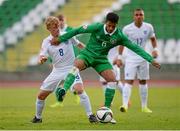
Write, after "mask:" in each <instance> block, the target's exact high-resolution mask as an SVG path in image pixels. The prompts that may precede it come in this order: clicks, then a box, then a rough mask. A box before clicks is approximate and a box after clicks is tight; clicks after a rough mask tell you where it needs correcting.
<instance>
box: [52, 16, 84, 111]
mask: <svg viewBox="0 0 180 131" xmlns="http://www.w3.org/2000/svg"><path fill="white" fill-rule="evenodd" d="M57 18H58V19H59V22H60V25H59V27H60V30H61V32H68V31H70V30H72V29H73V28H72V27H70V26H68V25H67V24H66V17H65V16H64V15H63V14H59V15H58V16H57ZM74 39H75V40H76V43H78V45H82V44H83V43H81V42H80V41H79V40H78V39H76V37H74ZM71 91H72V92H73V94H74V96H75V99H74V100H75V102H76V103H77V104H79V103H80V98H79V96H78V95H77V93H76V91H74V90H71ZM62 106H63V102H58V101H56V102H55V103H53V104H51V105H50V107H52V108H55V107H62Z"/></svg>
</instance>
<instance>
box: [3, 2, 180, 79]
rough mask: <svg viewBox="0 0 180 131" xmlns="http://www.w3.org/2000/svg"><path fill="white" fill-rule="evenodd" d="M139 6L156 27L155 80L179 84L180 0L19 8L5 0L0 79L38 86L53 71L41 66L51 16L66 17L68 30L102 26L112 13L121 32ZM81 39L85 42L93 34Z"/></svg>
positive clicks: (46, 4) (23, 4) (45, 4)
mask: <svg viewBox="0 0 180 131" xmlns="http://www.w3.org/2000/svg"><path fill="white" fill-rule="evenodd" d="M139 7H140V8H143V9H144V11H145V21H147V22H149V23H152V25H153V26H154V29H155V33H156V37H157V39H158V49H159V55H160V56H159V57H158V61H159V62H160V63H161V64H162V69H161V70H160V71H158V70H156V69H154V68H151V78H152V79H176V80H177V79H180V66H179V63H180V31H179V29H180V24H179V23H180V13H179V12H180V3H179V1H178V0H158V1H157V0H146V1H144V0H132V1H130V0H108V1H107V0H104V1H100V0H98V1H96V0H85V1H81V0H67V1H65V0H53V2H52V1H51V0H31V1H30V0H26V1H22V2H20V3H19V2H18V0H5V1H4V0H1V5H0V25H1V26H0V80H1V81H4V80H11V81H12V80H32V81H33V80H35V81H38V80H42V79H43V78H42V77H43V76H44V75H45V74H47V73H48V72H49V71H50V68H49V67H48V64H45V65H44V66H38V65H37V55H38V52H39V49H40V46H41V42H42V40H43V38H45V37H46V36H47V35H48V32H47V31H46V29H45V27H44V25H43V22H44V19H45V18H46V17H47V16H49V15H57V14H59V13H63V14H64V15H65V16H66V17H67V23H68V25H69V26H72V27H77V26H79V25H82V24H88V23H92V22H101V21H103V19H104V16H105V15H106V14H107V12H109V11H112V10H113V11H115V12H116V13H118V14H119V16H120V21H119V27H120V28H122V27H123V26H124V25H126V24H129V23H130V22H132V11H133V10H134V9H135V8H139ZM78 37H79V39H80V40H81V41H82V42H85V43H86V42H87V40H88V37H89V35H81V36H78ZM147 45H150V44H147ZM76 52H77V50H76ZM91 71H92V70H89V71H88V75H89V73H90V74H92V73H91ZM86 72H87V71H86ZM27 74H28V75H27ZM93 74H94V73H93ZM122 74H123V73H122ZM85 75H86V73H85ZM83 76H84V75H83ZM90 76H92V77H89V79H94V78H95V79H96V78H97V75H96V76H93V75H90Z"/></svg>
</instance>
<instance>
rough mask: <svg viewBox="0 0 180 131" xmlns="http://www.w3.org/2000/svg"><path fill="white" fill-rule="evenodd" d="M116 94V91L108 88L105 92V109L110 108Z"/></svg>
mask: <svg viewBox="0 0 180 131" xmlns="http://www.w3.org/2000/svg"><path fill="white" fill-rule="evenodd" d="M114 94H115V89H109V88H106V91H105V104H104V106H105V107H108V108H110V106H111V102H112V100H113V98H114Z"/></svg>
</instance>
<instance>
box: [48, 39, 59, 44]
mask: <svg viewBox="0 0 180 131" xmlns="http://www.w3.org/2000/svg"><path fill="white" fill-rule="evenodd" d="M50 43H51V45H59V43H60V41H59V40H58V37H53V38H52V40H50Z"/></svg>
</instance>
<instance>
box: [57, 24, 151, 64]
mask: <svg viewBox="0 0 180 131" xmlns="http://www.w3.org/2000/svg"><path fill="white" fill-rule="evenodd" d="M105 28H106V25H105V24H102V23H94V24H91V25H85V26H81V27H79V28H75V29H72V30H71V31H69V32H67V33H65V34H64V35H62V36H59V40H60V41H61V42H64V41H67V40H68V39H70V38H71V37H73V36H75V35H77V34H81V33H91V36H90V39H89V42H88V43H87V45H86V48H85V50H88V51H89V52H91V53H92V54H93V55H95V56H107V54H108V52H109V50H110V49H111V48H113V47H115V46H118V45H123V46H126V47H127V48H129V49H130V50H132V51H134V52H135V53H136V54H138V55H140V56H141V57H143V58H144V59H146V60H147V61H148V62H150V63H151V62H152V61H153V57H152V56H150V55H149V54H148V53H146V52H145V51H144V50H143V49H141V47H139V46H138V45H137V44H135V43H133V42H131V41H130V40H129V39H128V38H127V36H125V35H124V34H123V33H122V31H121V30H120V29H119V28H115V30H114V31H113V32H112V33H108V32H107V31H106V29H105Z"/></svg>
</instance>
